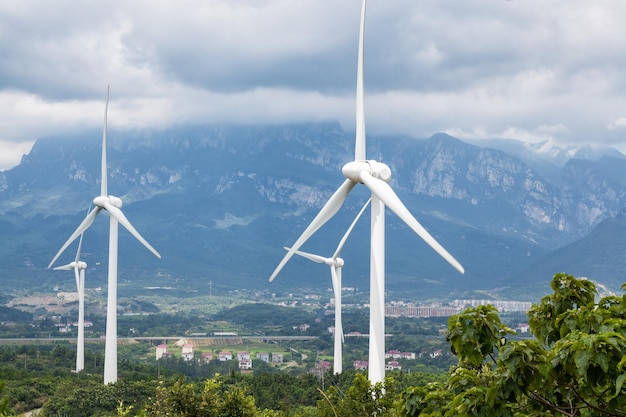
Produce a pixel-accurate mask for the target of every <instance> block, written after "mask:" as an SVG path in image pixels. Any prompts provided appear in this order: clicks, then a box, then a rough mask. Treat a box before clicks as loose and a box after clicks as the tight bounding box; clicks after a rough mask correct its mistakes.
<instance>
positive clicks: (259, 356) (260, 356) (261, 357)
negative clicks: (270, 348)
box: [256, 352, 270, 363]
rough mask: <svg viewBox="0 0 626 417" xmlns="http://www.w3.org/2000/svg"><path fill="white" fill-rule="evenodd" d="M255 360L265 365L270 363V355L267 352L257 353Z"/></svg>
mask: <svg viewBox="0 0 626 417" xmlns="http://www.w3.org/2000/svg"><path fill="white" fill-rule="evenodd" d="M256 358H257V359H258V360H260V361H263V362H265V363H269V362H270V354H269V353H268V352H257V354H256Z"/></svg>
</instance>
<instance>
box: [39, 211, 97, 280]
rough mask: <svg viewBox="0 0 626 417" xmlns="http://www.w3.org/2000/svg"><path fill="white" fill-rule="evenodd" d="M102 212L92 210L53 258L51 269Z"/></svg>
mask: <svg viewBox="0 0 626 417" xmlns="http://www.w3.org/2000/svg"><path fill="white" fill-rule="evenodd" d="M100 210H102V208H101V207H94V209H93V210H91V213H89V214H88V215H87V217H85V220H83V221H82V223H81V224H80V225H79V226H78V228H77V229H76V230H75V231H74V233H72V235H71V236H70V237H69V239H67V241H66V242H65V243H64V244H63V246H61V249H59V251H58V252H57V254H56V255H55V256H54V258H52V261H50V264H49V265H48V268H50V267H51V266H52V265H53V264H54V263H55V262H56V260H57V259H58V258H59V256H61V254H62V253H63V251H65V249H67V247H68V246H69V245H70V244H71V243H72V242H73V241H74V240H76V238H77V237H78V236H80V235H81V234H82V233H83V232H84V231H85V230H87V228H89V226H91V224H92V223H93V221H94V220H95V219H96V216H97V215H98V213H99V212H100Z"/></svg>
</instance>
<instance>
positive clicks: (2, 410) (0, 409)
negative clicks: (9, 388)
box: [0, 381, 9, 416]
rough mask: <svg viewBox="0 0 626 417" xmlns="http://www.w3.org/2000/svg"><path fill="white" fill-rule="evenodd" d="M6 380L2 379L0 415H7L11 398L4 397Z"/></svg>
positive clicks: (0, 383)
mask: <svg viewBox="0 0 626 417" xmlns="http://www.w3.org/2000/svg"><path fill="white" fill-rule="evenodd" d="M5 386H6V382H5V381H0V416H6V415H7V412H8V410H9V398H8V397H4V395H3V394H4V387H5Z"/></svg>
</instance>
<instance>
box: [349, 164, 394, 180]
mask: <svg viewBox="0 0 626 417" xmlns="http://www.w3.org/2000/svg"><path fill="white" fill-rule="evenodd" d="M341 172H342V173H343V175H344V176H345V177H346V178H348V179H349V180H352V181H354V182H357V183H359V182H363V181H362V179H361V174H362V173H363V172H366V173H368V174H369V175H371V176H372V177H374V178H377V179H379V180H383V181H385V182H389V180H390V179H391V169H390V168H389V166H388V165H387V164H385V163H383V162H377V161H374V160H369V161H352V162H348V163H347V164H345V165H344V166H343V168H341Z"/></svg>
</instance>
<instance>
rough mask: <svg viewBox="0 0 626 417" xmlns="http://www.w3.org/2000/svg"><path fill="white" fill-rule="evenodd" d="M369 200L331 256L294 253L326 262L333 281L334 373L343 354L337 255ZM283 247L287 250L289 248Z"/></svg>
mask: <svg viewBox="0 0 626 417" xmlns="http://www.w3.org/2000/svg"><path fill="white" fill-rule="evenodd" d="M370 201H371V199H369V200H367V202H366V203H365V204H364V205H363V208H361V211H359V214H357V215H356V217H355V218H354V220H353V221H352V224H350V227H349V228H348V230H347V231H346V233H345V234H344V235H343V238H341V240H340V241H339V245H337V249H336V250H335V253H334V254H333V256H331V257H330V258H325V257H323V256H320V255H315V254H313V253H309V252H302V251H299V250H297V251H295V253H296V255H300V256H302V257H303V258H307V259H309V260H311V261H313V262H317V263H320V264H326V265H328V266H329V267H330V276H331V279H332V283H333V293H334V297H335V350H334V358H335V359H334V363H333V371H334V373H336V374H340V373H342V372H343V366H342V364H343V354H342V348H341V345H342V343H343V342H344V337H343V322H342V319H341V287H342V285H341V270H342V268H343V265H344V261H343V259H342V258H340V257H339V255H340V254H341V250H342V249H343V246H344V245H345V243H346V240H348V236H350V233H352V229H354V226H355V225H356V223H357V222H358V221H359V218H361V215H362V214H363V212H364V211H365V209H366V208H367V205H368V204H369V203H370ZM285 249H286V250H289V248H285Z"/></svg>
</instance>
